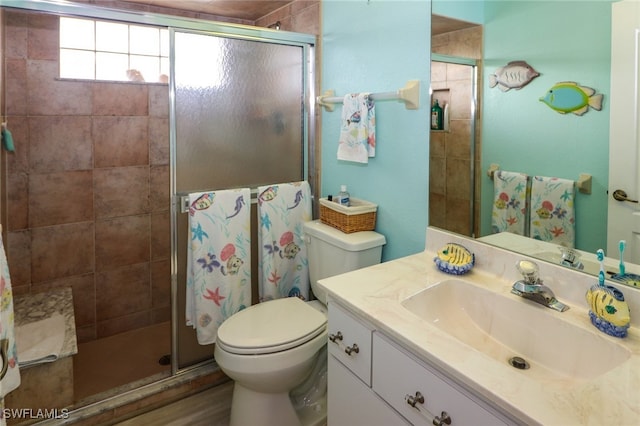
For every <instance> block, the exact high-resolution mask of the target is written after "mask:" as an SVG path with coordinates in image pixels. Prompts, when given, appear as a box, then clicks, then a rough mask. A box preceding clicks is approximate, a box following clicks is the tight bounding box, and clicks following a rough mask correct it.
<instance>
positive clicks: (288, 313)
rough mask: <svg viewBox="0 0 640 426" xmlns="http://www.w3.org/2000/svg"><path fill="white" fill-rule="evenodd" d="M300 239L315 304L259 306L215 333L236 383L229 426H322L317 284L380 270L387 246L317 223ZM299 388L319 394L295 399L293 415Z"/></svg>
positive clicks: (218, 355)
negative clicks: (304, 246) (294, 394)
mask: <svg viewBox="0 0 640 426" xmlns="http://www.w3.org/2000/svg"><path fill="white" fill-rule="evenodd" d="M304 232H305V235H306V238H305V241H306V243H307V255H308V257H309V275H310V280H311V289H312V291H313V293H314V295H315V297H316V298H317V299H318V300H317V301H316V300H314V301H311V302H303V301H302V300H300V299H298V298H295V297H288V298H285V299H276V300H271V301H268V302H263V303H259V304H257V305H253V306H251V307H249V308H247V309H244V310H242V311H240V312H238V313H237V314H235V315H233V316H232V317H231V318H229V319H227V320H226V321H225V322H224V323H223V324H222V325H221V326H220V328H219V329H218V338H217V341H216V345H215V352H214V354H215V359H216V362H217V363H218V365H219V366H220V369H221V370H222V371H224V372H225V373H226V374H227V375H228V376H229V377H230V378H231V379H233V380H234V381H235V384H234V389H233V399H232V403H231V426H245V425H251V426H288V425H305V426H307V425H315V424H325V423H326V404H325V403H324V402H323V401H312V400H310V399H313V398H315V397H320V398H322V399H324V398H325V397H326V359H324V358H326V344H327V315H326V303H327V299H326V294H324V292H322V291H320V290H319V289H318V288H317V286H316V283H317V281H318V280H320V279H322V278H327V277H330V276H333V275H337V274H340V273H343V272H348V271H353V270H356V269H360V268H363V267H365V266H371V265H374V264H376V263H380V259H381V255H382V246H383V245H384V244H385V243H386V240H385V238H384V236H383V235H380V234H378V233H376V232H374V231H364V232H355V233H352V234H345V233H343V232H340V231H338V230H337V229H334V228H332V227H330V226H327V225H325V224H323V223H321V222H320V221H312V222H307V223H305V224H304ZM323 349H324V350H323ZM319 364H322V365H320V366H319ZM314 367H315V368H314ZM323 367H324V368H323ZM312 372H313V373H314V374H316V375H317V376H318V379H317V380H316V378H314V377H310V375H311V374H312ZM320 376H322V377H320ZM303 382H304V383H305V387H309V386H308V383H310V382H312V383H315V382H318V383H317V387H323V389H320V390H319V391H318V390H317V389H316V390H315V391H311V392H308V391H305V392H307V395H312V397H313V398H308V397H307V396H304V397H302V398H299V400H302V403H300V401H297V403H296V404H295V405H296V406H295V407H294V403H293V402H292V398H291V396H290V393H292V392H291V391H292V390H294V389H295V388H296V387H300V388H302V387H303V386H300V385H302V384H303ZM295 392H298V393H299V391H298V390H296V391H295ZM301 405H302V406H301Z"/></svg>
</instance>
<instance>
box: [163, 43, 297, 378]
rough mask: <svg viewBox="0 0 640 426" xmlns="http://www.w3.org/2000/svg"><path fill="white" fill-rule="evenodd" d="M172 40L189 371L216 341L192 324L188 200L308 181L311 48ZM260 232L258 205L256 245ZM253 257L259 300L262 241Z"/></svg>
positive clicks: (176, 193) (176, 243)
mask: <svg viewBox="0 0 640 426" xmlns="http://www.w3.org/2000/svg"><path fill="white" fill-rule="evenodd" d="M172 38H173V43H174V62H173V63H174V69H173V70H172V77H171V88H172V95H173V96H172V114H171V115H172V122H173V123H174V127H173V130H172V138H171V139H172V166H173V167H172V179H173V185H172V197H173V200H174V203H173V209H174V211H173V212H172V214H173V218H174V223H173V226H174V228H173V229H175V232H174V236H173V247H174V250H175V251H174V259H176V261H175V262H174V263H175V265H174V270H173V277H174V280H175V284H174V286H176V287H175V288H177V294H176V299H175V300H174V304H175V303H176V301H177V304H176V305H177V309H176V307H174V313H175V314H176V315H177V321H176V323H177V325H176V326H177V332H176V333H175V336H176V338H177V349H178V350H177V354H176V356H177V357H178V359H177V360H176V362H177V367H178V368H184V367H186V366H189V365H193V364H195V363H197V362H199V361H205V360H210V359H212V357H213V347H212V346H213V345H208V346H200V345H199V344H198V343H197V339H196V335H195V331H194V330H193V329H192V328H191V327H188V326H186V325H185V320H184V318H185V280H186V278H185V276H186V257H187V256H186V254H187V239H188V217H187V214H186V213H181V206H180V197H181V196H183V195H187V194H188V193H190V192H199V191H210V190H220V189H228V188H239V187H249V188H251V189H252V190H255V188H256V187H257V186H258V185H265V184H272V183H280V182H291V181H298V180H303V179H305V177H304V175H305V152H306V149H305V145H306V140H305V139H306V135H307V131H306V127H305V119H306V118H305V117H306V116H307V112H306V106H305V87H306V78H307V77H306V67H305V63H306V62H305V55H306V52H305V47H304V45H290V44H281V43H278V42H274V41H269V40H256V39H243V38H237V37H230V36H224V35H219V34H210V33H197V32H185V31H178V30H174V31H172ZM256 229H257V226H256V213H255V204H253V205H252V241H257V236H256ZM254 246H255V244H254ZM251 257H252V281H253V282H252V295H253V300H254V302H255V301H256V299H257V298H256V294H257V250H256V248H255V247H253V248H252V254H251ZM174 347H175V343H174ZM174 353H176V352H175V351H174Z"/></svg>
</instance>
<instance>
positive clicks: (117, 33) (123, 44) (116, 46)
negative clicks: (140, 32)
mask: <svg viewBox="0 0 640 426" xmlns="http://www.w3.org/2000/svg"><path fill="white" fill-rule="evenodd" d="M96 50H103V51H106V52H120V53H128V52H129V26H128V25H127V24H115V23H111V22H102V21H96Z"/></svg>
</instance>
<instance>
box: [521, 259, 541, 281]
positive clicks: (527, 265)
mask: <svg viewBox="0 0 640 426" xmlns="http://www.w3.org/2000/svg"><path fill="white" fill-rule="evenodd" d="M516 269H517V270H518V272H520V273H521V274H522V278H523V280H524V282H525V283H526V284H540V280H539V279H538V271H539V269H538V265H537V264H536V263H535V262H532V261H530V260H520V261H518V262H517V263H516Z"/></svg>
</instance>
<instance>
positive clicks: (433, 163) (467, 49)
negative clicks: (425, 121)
mask: <svg viewBox="0 0 640 426" xmlns="http://www.w3.org/2000/svg"><path fill="white" fill-rule="evenodd" d="M431 47H432V51H433V52H434V53H439V54H442V55H449V56H457V57H462V58H470V59H478V60H479V59H481V58H482V27H480V26H478V27H473V28H469V29H464V30H459V31H453V32H450V33H445V34H441V35H438V36H434V37H432V42H431ZM478 69H479V73H480V72H481V70H482V67H481V65H479V66H478ZM478 81H482V78H481V76H480V75H478ZM431 87H432V89H433V90H434V98H438V97H443V98H444V99H446V103H447V104H449V118H450V126H449V130H447V131H431V137H430V141H431V143H430V153H429V182H430V183H429V224H430V225H432V226H436V227H439V228H442V229H446V230H449V231H453V232H457V233H460V234H463V235H468V236H470V235H471V233H472V232H473V233H474V234H475V235H479V234H478V229H479V228H478V227H479V220H478V218H479V210H478V207H479V205H480V202H479V194H480V191H479V189H478V188H479V182H480V178H481V172H480V151H481V149H480V148H481V138H480V135H481V128H480V123H481V120H480V111H479V110H478V111H476V119H475V123H472V116H471V108H470V107H469V105H470V104H471V87H472V80H471V78H470V76H469V67H468V66H462V65H455V64H443V63H433V62H432V64H431ZM481 96H482V94H481V93H478V105H480V102H479V100H480V97H481ZM440 101H442V99H440ZM441 104H442V102H441ZM472 124H475V158H472V157H471V144H470V141H471V132H472V129H473V125H472ZM472 161H474V162H475V163H474V166H475V181H474V182H475V188H474V186H473V185H472V179H471V162H472ZM474 199H475V203H474V204H475V207H474V208H475V210H474V211H473V212H472V211H471V207H470V206H471V201H472V200H474ZM472 217H473V218H475V220H474V227H473V229H472V227H471V223H472V220H471V219H472Z"/></svg>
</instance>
